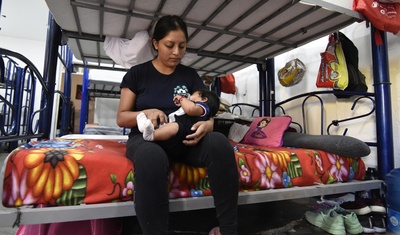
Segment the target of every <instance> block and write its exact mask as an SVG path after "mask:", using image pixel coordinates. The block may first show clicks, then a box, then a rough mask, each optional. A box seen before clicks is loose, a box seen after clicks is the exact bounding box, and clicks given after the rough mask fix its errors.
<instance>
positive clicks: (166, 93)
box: [120, 61, 205, 115]
mask: <svg viewBox="0 0 400 235" xmlns="http://www.w3.org/2000/svg"><path fill="white" fill-rule="evenodd" d="M120 87H121V88H129V89H130V90H131V91H132V92H133V93H135V94H136V103H135V110H134V111H141V110H145V109H151V108H156V109H160V110H162V111H163V112H164V113H165V114H166V115H168V114H170V113H172V112H174V111H176V110H177V109H178V108H179V107H177V106H176V105H175V104H174V102H173V98H174V96H176V95H181V96H187V97H189V96H190V94H191V93H192V92H193V91H194V90H197V89H204V88H205V85H204V83H203V82H202V80H201V78H200V76H199V75H198V74H197V72H196V71H195V70H194V69H193V68H190V67H187V66H184V65H182V64H179V65H178V66H177V67H176V69H175V71H174V72H173V73H172V74H169V75H164V74H161V73H160V72H158V71H157V70H156V68H155V67H154V65H153V63H152V62H151V61H148V62H145V63H143V64H139V65H136V66H134V67H132V68H130V69H129V71H128V72H127V73H126V74H125V76H124V78H123V80H122V82H121V85H120Z"/></svg>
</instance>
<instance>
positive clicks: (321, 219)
mask: <svg viewBox="0 0 400 235" xmlns="http://www.w3.org/2000/svg"><path fill="white" fill-rule="evenodd" d="M306 219H307V221H308V222H309V223H311V224H312V225H314V226H317V227H319V228H321V229H323V230H325V231H326V232H328V233H330V234H334V235H345V234H346V228H345V227H344V219H343V216H340V215H339V214H338V213H336V212H335V210H334V209H330V210H321V211H319V212H312V211H306Z"/></svg>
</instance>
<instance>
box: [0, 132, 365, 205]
mask: <svg viewBox="0 0 400 235" xmlns="http://www.w3.org/2000/svg"><path fill="white" fill-rule="evenodd" d="M231 144H232V148H233V149H234V151H235V157H236V163H237V170H238V172H239V181H240V184H239V185H240V187H239V189H238V190H239V192H251V191H260V190H272V189H277V188H289V187H295V186H311V185H316V184H332V183H336V182H347V181H352V180H363V178H364V174H365V164H364V162H363V161H362V159H361V158H347V157H341V156H338V155H335V154H331V153H328V152H324V151H321V150H314V149H301V148H269V147H261V146H252V145H246V144H239V143H236V142H233V141H231ZM125 147H126V139H125V138H121V139H87V138H85V137H82V138H78V139H65V138H59V139H54V140H47V141H39V142H34V141H33V142H30V143H28V144H25V145H22V146H20V147H19V148H17V149H15V150H14V151H13V152H11V153H10V154H9V156H8V157H7V158H6V160H5V163H4V165H3V169H2V174H4V184H3V193H2V203H3V205H4V206H5V207H19V206H23V205H37V204H51V205H80V204H96V203H107V202H121V201H131V200H133V194H134V183H133V182H134V178H135V176H134V168H133V164H132V162H131V161H130V160H129V159H127V158H126V157H125ZM149 170H151V169H149ZM149 187H152V186H151V185H149ZM211 194H212V192H211V190H210V187H209V182H208V177H207V170H206V169H205V168H195V167H191V166H188V165H185V164H182V163H173V165H172V166H171V171H170V176H169V195H170V198H185V197H202V196H209V195H211Z"/></svg>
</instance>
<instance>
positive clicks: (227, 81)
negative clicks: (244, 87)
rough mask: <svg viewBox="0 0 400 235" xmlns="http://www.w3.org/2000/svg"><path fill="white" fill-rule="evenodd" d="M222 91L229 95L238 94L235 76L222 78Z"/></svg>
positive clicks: (230, 75) (229, 75)
mask: <svg viewBox="0 0 400 235" xmlns="http://www.w3.org/2000/svg"><path fill="white" fill-rule="evenodd" d="M220 82H221V91H222V92H224V93H227V94H236V86H235V77H234V76H233V74H228V75H226V76H223V77H220Z"/></svg>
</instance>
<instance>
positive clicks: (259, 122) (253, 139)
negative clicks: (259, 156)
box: [242, 116, 292, 147]
mask: <svg viewBox="0 0 400 235" xmlns="http://www.w3.org/2000/svg"><path fill="white" fill-rule="evenodd" d="M291 122H292V118H291V117H290V116H280V117H258V118H256V119H254V120H253V122H252V123H251V125H250V129H249V131H248V132H247V133H246V135H245V136H244V139H243V140H242V143H244V144H252V145H258V146H266V147H281V146H282V144H283V142H282V136H283V133H284V132H285V130H286V129H287V128H288V127H289V125H290V123H291Z"/></svg>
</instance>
